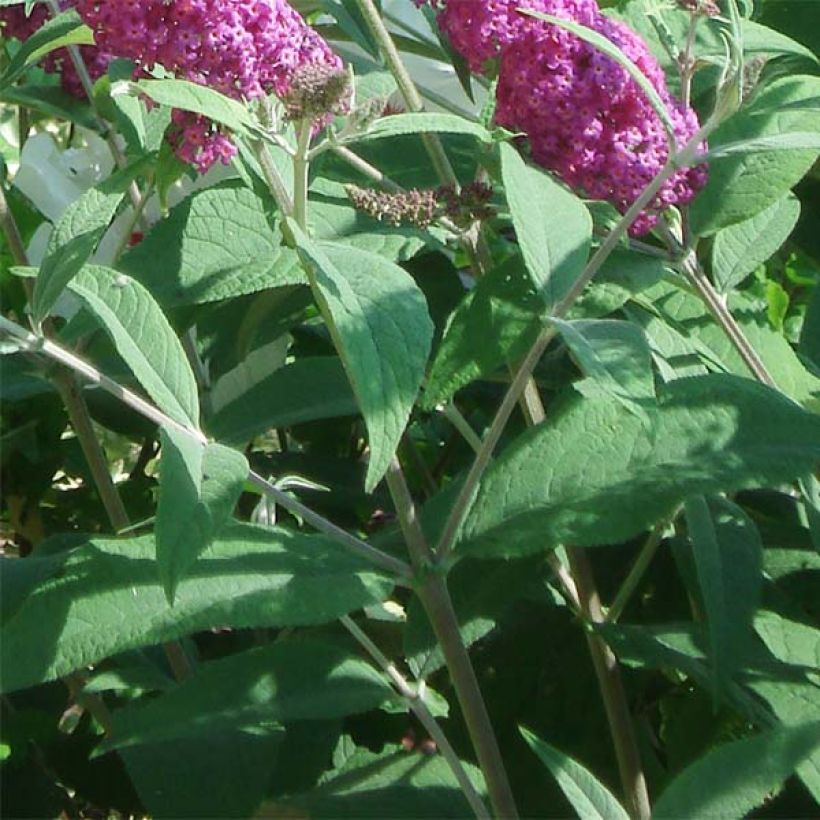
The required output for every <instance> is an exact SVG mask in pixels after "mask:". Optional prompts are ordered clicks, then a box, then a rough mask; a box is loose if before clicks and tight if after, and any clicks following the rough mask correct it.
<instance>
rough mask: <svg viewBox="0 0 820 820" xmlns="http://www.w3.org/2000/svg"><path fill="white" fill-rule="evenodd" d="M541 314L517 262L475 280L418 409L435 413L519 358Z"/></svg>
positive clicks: (438, 355) (533, 335)
mask: <svg viewBox="0 0 820 820" xmlns="http://www.w3.org/2000/svg"><path fill="white" fill-rule="evenodd" d="M543 310H544V303H543V302H542V301H541V299H540V298H539V297H538V295H537V294H536V293H535V291H534V289H533V286H532V283H531V282H530V280H529V278H528V277H527V275H526V272H525V270H524V266H523V265H522V264H521V259H520V258H518V257H516V258H515V259H513V260H511V261H510V262H508V263H506V264H504V265H499V266H498V267H496V268H493V270H491V271H490V272H489V273H488V274H486V276H483V277H482V278H481V279H479V280H478V283H477V284H476V286H475V287H474V288H473V289H472V290H471V291H470V292H469V293H467V294H466V295H465V296H464V298H463V300H462V302H461V304H460V305H459V306H458V307H457V308H456V310H455V312H454V313H453V315H452V316H451V317H450V320H449V322H448V324H447V327H446V329H445V331H444V338H443V339H442V341H441V344H440V345H439V348H438V350H437V352H436V356H435V358H434V359H433V364H432V367H431V368H430V375H429V376H428V378H427V383H426V384H425V387H424V395H423V399H422V404H423V406H424V407H425V408H428V409H429V408H432V407H435V406H436V405H437V404H439V403H440V402H444V401H447V400H448V399H450V398H451V397H452V395H453V394H454V393H455V392H456V391H457V390H458V389H460V388H461V387H464V386H465V385H467V384H469V383H470V382H472V381H474V380H475V379H479V378H482V377H485V376H489V375H490V374H492V373H493V372H494V371H495V370H497V369H498V368H500V367H501V366H503V365H504V364H505V362H507V361H509V362H514V361H516V360H517V359H520V358H523V356H524V355H525V354H526V352H527V350H529V348H530V346H531V345H532V343H533V342H534V341H535V339H536V337H537V335H538V332H539V331H540V329H541V327H542V324H543V319H542V314H543Z"/></svg>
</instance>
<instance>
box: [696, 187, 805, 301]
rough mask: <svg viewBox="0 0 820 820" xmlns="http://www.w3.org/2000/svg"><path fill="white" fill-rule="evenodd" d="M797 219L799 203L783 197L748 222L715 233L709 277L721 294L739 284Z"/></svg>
mask: <svg viewBox="0 0 820 820" xmlns="http://www.w3.org/2000/svg"><path fill="white" fill-rule="evenodd" d="M799 216H800V200H799V199H797V197H796V196H794V195H793V194H787V195H786V196H784V197H783V198H782V199H779V200H777V202H774V203H773V204H771V205H770V206H769V207H768V208H766V209H765V210H763V211H761V212H760V213H758V214H755V216H753V217H751V219H744V220H743V222H737V223H735V224H734V225H730V226H729V227H728V228H724V229H723V230H722V231H718V233H717V234H716V235H715V241H714V244H713V245H712V275H713V276H714V279H715V284H716V285H717V286H718V288H719V289H720V290H721V291H724V292H726V291H730V290H732V288H734V287H736V286H737V285H739V284H740V283H741V282H742V281H743V280H744V279H745V278H746V277H747V276H748V275H749V274H750V273H752V271H754V269H755V268H757V267H758V266H759V265H762V264H763V263H764V262H765V261H766V260H767V259H768V258H769V257H770V256H771V255H772V254H773V253H774V252H775V251H776V250H777V249H778V248H779V247H780V246H781V245H782V244H783V243H784V242H785V241H786V240H787V239H788V238H789V234H790V233H791V232H792V230H793V229H794V226H795V225H796V224H797V220H798V218H799Z"/></svg>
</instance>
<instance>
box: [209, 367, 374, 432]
mask: <svg viewBox="0 0 820 820" xmlns="http://www.w3.org/2000/svg"><path fill="white" fill-rule="evenodd" d="M357 413H358V405H357V404H356V399H355V397H354V396H353V393H352V391H351V389H350V384H349V382H348V380H347V376H346V375H345V371H344V367H342V363H341V361H340V360H339V359H338V358H336V357H335V356H308V357H306V358H302V359H297V360H296V361H295V362H293V364H289V365H286V366H285V367H282V368H280V369H279V370H276V371H274V372H273V373H271V374H270V376H267V377H266V378H264V379H262V381H260V382H259V383H258V384H255V385H254V386H253V387H252V388H251V389H250V390H248V391H246V392H245V393H243V394H242V395H240V396H237V397H236V399H234V400H232V401H230V402H229V403H228V404H226V405H225V406H224V407H221V408H220V409H219V410H218V411H217V412H216V413H215V414H214V415H213V417H212V418H211V419H210V421H209V423H208V429H209V431H210V432H211V433H212V434H213V435H214V436H215V437H216V438H218V439H219V440H220V441H224V442H225V443H226V444H245V443H247V442H248V441H250V440H251V439H252V438H253V437H254V436H258V435H261V434H262V433H264V432H265V431H267V430H270V429H271V428H273V427H290V426H291V425H293V424H302V423H304V422H306V421H316V420H317V419H328V418H337V417H338V416H354V415H356V414H357Z"/></svg>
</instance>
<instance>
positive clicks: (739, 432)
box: [460, 375, 820, 557]
mask: <svg viewBox="0 0 820 820" xmlns="http://www.w3.org/2000/svg"><path fill="white" fill-rule="evenodd" d="M658 404H659V407H658V411H657V413H656V414H654V416H653V424H652V425H651V427H649V428H647V426H646V425H645V424H643V423H642V422H641V420H640V419H637V418H636V417H635V416H634V415H632V414H631V413H629V411H627V410H626V408H624V407H623V405H622V404H621V403H620V402H617V401H615V400H614V399H612V400H608V401H606V400H589V399H585V400H572V399H570V400H568V401H566V402H565V404H564V406H563V408H561V409H560V410H557V411H556V413H554V414H553V417H552V419H551V420H550V421H548V422H547V423H545V424H542V425H539V426H538V427H536V428H534V429H532V430H531V431H529V432H528V433H526V434H525V435H523V436H521V437H520V438H519V439H518V440H517V441H516V442H515V443H514V444H513V445H511V446H510V447H509V448H508V449H507V450H505V451H504V452H503V453H502V454H501V456H500V457H499V458H498V459H497V461H496V462H495V464H494V465H493V466H491V467H490V468H489V470H488V471H487V474H486V476H485V478H484V481H483V482H482V484H481V487H480V490H479V492H478V495H477V498H476V501H475V503H474V505H473V507H472V510H471V512H470V514H469V516H468V518H467V521H466V522H465V525H464V528H463V532H462V539H461V541H462V543H461V545H460V549H461V550H463V552H464V554H465V555H476V556H481V555H483V556H498V557H500V556H505V555H506V556H514V555H523V554H528V553H531V552H534V551H536V550H542V549H544V547H545V546H546V545H550V546H555V545H557V544H560V543H570V544H577V545H579V546H598V545H602V544H613V543H620V542H622V541H625V540H626V539H628V538H631V537H633V536H635V535H638V534H639V533H640V532H642V531H643V530H644V529H646V528H648V527H649V526H651V525H652V524H654V523H655V522H656V521H658V520H660V519H661V518H662V517H663V516H665V515H668V514H669V513H670V512H671V511H672V510H673V509H674V508H675V506H676V505H677V504H679V503H681V502H682V501H683V500H684V499H685V498H687V497H688V496H690V495H693V494H695V493H703V494H706V493H714V492H718V491H725V492H731V491H734V490H739V489H742V488H749V487H760V486H768V485H770V484H772V483H777V482H781V481H789V480H791V479H794V478H796V477H798V476H800V475H802V474H803V473H805V472H806V471H807V470H809V469H812V467H813V465H814V464H816V462H817V460H818V458H820V418H817V417H816V416H813V415H811V414H809V413H806V412H805V411H803V410H801V409H800V408H799V407H798V406H797V405H795V404H793V403H792V402H791V401H789V400H787V399H785V398H784V397H783V396H782V395H781V394H780V393H778V392H777V391H775V390H772V389H769V388H765V387H763V386H761V385H759V384H756V383H754V382H752V381H750V380H747V379H740V378H737V377H733V376H725V375H709V376H701V377H695V378H689V379H678V380H676V381H673V382H670V383H669V384H666V385H664V386H663V387H662V388H661V389H659V395H658ZM613 431H617V435H613Z"/></svg>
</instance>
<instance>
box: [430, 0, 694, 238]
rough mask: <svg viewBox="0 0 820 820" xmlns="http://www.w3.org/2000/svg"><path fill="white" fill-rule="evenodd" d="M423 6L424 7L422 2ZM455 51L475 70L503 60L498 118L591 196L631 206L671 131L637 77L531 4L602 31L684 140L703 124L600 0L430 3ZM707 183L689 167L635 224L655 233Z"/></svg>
mask: <svg viewBox="0 0 820 820" xmlns="http://www.w3.org/2000/svg"><path fill="white" fill-rule="evenodd" d="M418 4H419V5H422V4H423V3H421V2H418ZM430 5H432V6H433V7H435V8H437V9H438V11H439V14H438V22H439V25H440V26H441V29H442V31H444V32H445V33H446V34H447V36H448V38H449V39H450V42H451V44H452V46H453V48H454V49H455V50H456V51H458V52H459V53H460V54H461V55H463V56H464V58H465V59H466V60H467V61H468V62H469V64H470V67H471V68H472V69H473V71H477V72H484V71H487V70H488V68H489V67H490V66H491V65H492V64H493V63H495V65H496V66H497V71H498V88H497V109H496V121H497V122H498V124H499V125H502V126H504V127H506V128H509V129H511V130H514V131H523V132H524V133H526V134H527V136H528V138H529V143H530V150H531V152H532V157H533V159H534V160H535V161H536V162H537V163H538V164H540V165H542V166H544V167H545V168H548V169H550V170H552V171H555V172H556V173H557V174H558V175H559V176H560V177H561V178H562V179H563V180H564V181H565V182H566V183H567V184H568V185H570V186H571V187H573V188H575V189H576V190H578V191H579V192H580V193H582V194H583V195H585V196H588V197H590V198H592V199H601V200H607V201H609V202H611V203H612V204H613V205H615V207H616V208H618V210H620V211H621V212H624V211H626V210H627V209H628V208H629V206H630V205H631V204H632V202H634V201H635V199H636V198H637V197H638V196H639V194H640V193H641V191H643V189H644V188H645V187H646V186H647V184H648V183H649V182H650V181H651V180H652V178H653V177H654V176H655V175H656V174H657V173H658V171H659V170H660V169H661V167H662V166H663V164H664V163H665V162H666V160H667V158H668V155H669V146H668V142H667V136H666V132H665V130H664V127H663V124H662V123H661V121H660V119H659V117H658V115H657V114H656V113H655V111H654V110H653V108H652V106H651V105H650V103H649V101H648V100H647V99H646V97H645V95H644V93H643V92H642V91H641V89H640V87H639V86H638V85H637V83H635V81H634V80H633V79H632V78H631V77H630V76H629V74H628V73H627V72H626V71H625V70H624V69H623V68H622V67H621V66H620V65H618V63H616V62H615V61H614V60H612V59H611V58H610V57H607V56H606V55H605V54H602V53H601V52H600V51H598V50H596V49H595V48H594V46H592V45H590V44H588V43H586V42H585V41H583V40H581V39H579V38H578V37H576V36H575V35H573V34H571V33H570V32H568V31H566V30H565V29H562V28H559V27H558V26H555V25H551V24H549V23H546V22H543V21H540V20H537V19H535V18H532V17H528V16H526V15H524V14H521V13H520V12H519V11H518V9H519V8H522V7H526V8H531V9H533V10H535V11H541V12H544V13H547V14H551V15H553V16H555V17H562V18H565V19H567V20H572V21H574V22H576V23H580V24H581V25H584V26H587V27H588V28H591V29H594V30H595V31H597V32H598V33H600V34H602V35H604V36H605V37H607V39H609V40H610V41H612V42H613V43H614V44H615V45H617V46H618V47H619V48H620V49H621V50H622V51H623V52H624V53H625V54H626V56H627V57H629V59H630V60H632V62H634V63H635V64H636V65H637V66H638V68H640V69H641V71H642V72H643V73H644V74H645V75H646V76H647V78H648V79H649V80H650V82H651V83H652V85H653V86H654V87H655V89H656V90H657V92H658V94H659V95H660V97H661V99H662V100H663V102H664V103H665V104H666V106H667V108H668V111H669V116H670V119H671V120H672V123H673V125H674V129H675V136H676V138H677V141H678V143H679V144H683V143H685V142H686V141H688V140H689V139H690V138H691V137H692V136H693V135H694V134H695V132H696V131H697V129H698V127H699V123H698V119H697V115H696V114H695V112H694V111H693V110H692V109H691V108H686V107H685V106H683V105H682V104H681V103H680V102H679V101H677V100H676V99H674V98H673V97H672V95H671V94H670V93H669V90H668V89H667V87H666V80H665V78H664V75H663V70H662V69H661V67H660V65H659V64H658V62H657V60H656V59H655V58H654V57H653V56H652V54H651V52H650V50H649V47H648V46H647V45H646V43H645V42H644V41H643V40H642V39H641V38H640V37H639V36H638V35H637V34H636V33H635V32H633V31H632V30H631V29H629V28H628V27H627V26H625V25H623V24H622V23H619V22H617V21H615V20H612V19H610V18H608V17H606V16H604V15H603V14H601V12H600V10H599V9H598V6H597V4H596V3H595V2H594V0H486V2H482V3H477V2H474V0H431V2H430ZM705 182H706V170H705V168H704V167H703V166H699V167H696V168H686V169H682V170H681V171H679V172H678V173H676V174H675V175H674V176H673V177H672V178H671V179H669V180H668V181H667V183H666V184H665V185H664V186H663V187H662V188H661V190H660V191H659V192H658V195H657V196H656V198H655V200H654V201H653V202H652V204H651V205H650V206H649V207H648V208H647V209H646V210H645V211H644V212H643V213H642V214H641V215H640V217H639V218H638V219H637V220H636V221H635V223H634V224H633V225H632V227H631V229H630V232H631V233H632V234H633V235H639V234H643V233H646V232H647V231H648V230H650V229H651V228H652V226H653V225H654V224H655V223H656V222H657V218H658V214H659V213H660V212H661V211H663V210H664V209H665V208H667V207H669V206H670V205H684V204H686V203H687V202H690V201H691V200H692V198H693V197H694V196H695V194H696V193H697V191H698V190H699V189H700V188H701V187H703V185H704V184H705Z"/></svg>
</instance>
